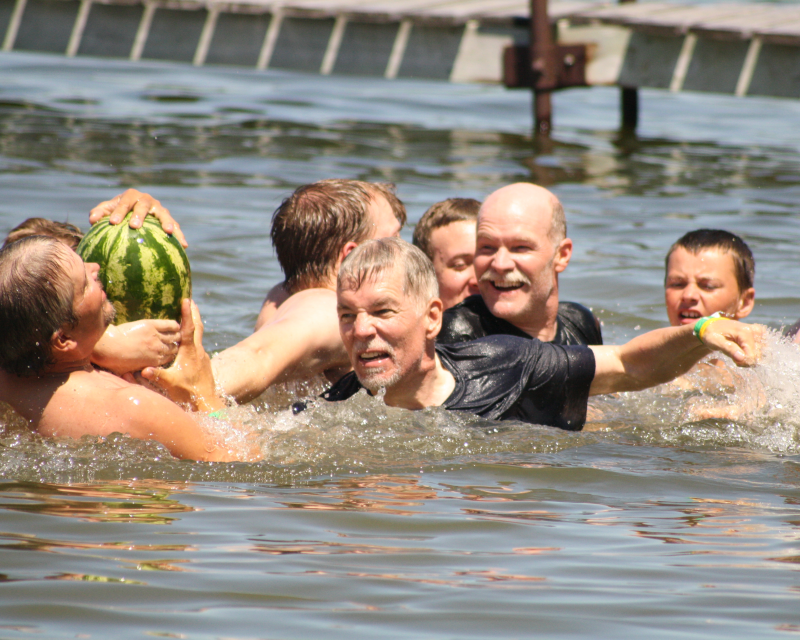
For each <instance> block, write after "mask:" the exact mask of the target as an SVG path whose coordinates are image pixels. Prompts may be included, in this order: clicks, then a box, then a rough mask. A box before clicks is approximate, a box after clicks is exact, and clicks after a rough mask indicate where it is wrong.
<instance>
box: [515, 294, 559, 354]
mask: <svg viewBox="0 0 800 640" xmlns="http://www.w3.org/2000/svg"><path fill="white" fill-rule="evenodd" d="M509 322H511V324H513V325H514V326H515V327H516V328H517V329H519V330H520V331H524V332H525V333H527V334H528V335H529V336H532V337H534V338H538V339H539V340H541V341H542V342H550V341H551V340H553V338H555V337H556V330H557V329H558V283H557V282H556V284H555V286H554V287H553V290H552V291H551V292H550V295H549V296H548V297H547V300H546V301H545V302H544V304H542V305H540V306H539V307H538V308H537V310H536V312H535V313H531V314H528V315H527V316H526V317H524V318H521V319H519V320H518V319H516V318H515V319H514V320H509Z"/></svg>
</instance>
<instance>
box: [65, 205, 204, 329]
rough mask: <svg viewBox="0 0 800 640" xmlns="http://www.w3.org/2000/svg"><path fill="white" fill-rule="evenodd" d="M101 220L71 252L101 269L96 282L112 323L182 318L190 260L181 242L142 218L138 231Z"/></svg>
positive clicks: (189, 287) (156, 223) (151, 220)
mask: <svg viewBox="0 0 800 640" xmlns="http://www.w3.org/2000/svg"><path fill="white" fill-rule="evenodd" d="M129 218H130V214H128V216H127V217H126V218H125V220H124V221H123V222H121V223H120V224H110V223H109V222H108V221H107V220H101V221H100V222H98V223H97V224H96V225H94V226H93V227H92V229H91V231H89V233H87V234H86V236H84V238H83V240H81V243H80V244H79V245H78V248H77V249H76V251H77V252H78V255H79V256H80V257H81V258H83V261H84V262H96V263H97V264H99V265H100V273H99V279H100V282H101V283H102V284H103V289H105V292H106V295H107V296H108V299H109V300H110V301H111V303H112V304H113V305H114V308H115V309H116V310H117V317H116V320H115V321H114V322H115V323H116V324H123V323H125V322H133V321H134V320H142V319H144V318H162V319H170V320H177V321H178V322H180V319H181V299H183V298H190V297H191V296H192V273H191V270H190V268H189V259H188V258H187V257H186V252H185V251H184V250H183V247H181V245H180V243H179V242H178V241H177V240H176V239H175V238H174V237H173V236H170V235H167V234H166V233H165V232H164V230H163V229H162V228H161V223H160V222H159V221H158V220H157V219H156V218H154V217H153V216H147V217H146V218H145V220H144V224H143V225H142V227H141V229H131V228H130V227H129V226H128V220H129Z"/></svg>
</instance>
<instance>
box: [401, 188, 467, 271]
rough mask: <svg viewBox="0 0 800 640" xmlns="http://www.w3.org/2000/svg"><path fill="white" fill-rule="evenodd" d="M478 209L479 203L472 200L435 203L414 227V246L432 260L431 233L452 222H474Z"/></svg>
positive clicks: (462, 199)
mask: <svg viewBox="0 0 800 640" xmlns="http://www.w3.org/2000/svg"><path fill="white" fill-rule="evenodd" d="M480 208H481V203H480V201H478V200H475V199H473V198H448V199H447V200H442V201H441V202H437V203H436V204H434V205H432V206H431V207H430V209H428V210H427V211H426V212H425V213H424V214H423V216H422V217H421V218H420V219H419V222H418V223H417V225H416V226H415V227H414V239H413V243H414V246H415V247H419V248H420V249H422V252H423V253H424V254H425V255H426V256H428V258H429V259H431V260H433V247H431V235H432V234H433V232H434V231H436V229H441V228H442V227H446V226H447V225H449V224H453V223H454V222H463V221H472V222H476V221H477V220H478V211H480Z"/></svg>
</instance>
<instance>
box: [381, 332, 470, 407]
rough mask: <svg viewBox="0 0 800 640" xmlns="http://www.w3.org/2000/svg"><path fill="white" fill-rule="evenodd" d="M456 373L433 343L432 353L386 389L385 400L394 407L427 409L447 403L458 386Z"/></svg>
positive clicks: (427, 354) (431, 346)
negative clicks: (451, 370) (449, 367)
mask: <svg viewBox="0 0 800 640" xmlns="http://www.w3.org/2000/svg"><path fill="white" fill-rule="evenodd" d="M455 385H456V381H455V378H454V377H453V374H452V373H450V372H449V371H448V370H447V369H445V368H444V366H442V363H441V361H440V360H439V356H438V355H436V352H435V351H434V350H433V343H431V345H430V353H426V354H425V358H423V360H421V361H420V363H419V365H418V366H417V368H416V369H415V370H414V371H413V372H410V373H408V374H406V375H405V376H404V377H403V380H402V381H401V382H400V383H398V384H396V385H394V386H393V387H390V388H387V389H386V395H384V397H383V401H384V402H385V403H386V404H387V405H389V406H390V407H400V408H402V409H412V410H414V409H425V408H426V407H438V406H439V405H441V404H444V402H445V400H447V398H449V397H450V394H451V393H453V389H455Z"/></svg>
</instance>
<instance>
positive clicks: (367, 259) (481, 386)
mask: <svg viewBox="0 0 800 640" xmlns="http://www.w3.org/2000/svg"><path fill="white" fill-rule="evenodd" d="M437 294H438V287H437V283H436V274H435V272H434V270H433V266H432V265H431V263H430V261H429V260H428V259H427V257H426V256H425V254H423V253H422V252H421V251H420V250H419V249H418V248H416V247H414V246H412V245H409V244H408V243H406V242H404V241H402V240H400V239H398V238H383V239H380V240H372V241H369V242H366V243H364V244H362V245H360V246H359V247H357V248H356V249H354V250H353V251H352V252H351V253H350V255H348V257H347V258H346V259H345V260H344V262H343V263H342V265H341V267H340V269H339V276H338V280H337V308H338V314H339V331H340V332H341V336H342V341H343V342H344V345H345V348H346V349H347V353H348V355H349V357H350V361H351V364H352V365H353V371H352V372H350V373H348V374H347V375H345V376H344V377H343V378H341V379H340V380H339V381H338V382H337V383H336V384H335V385H333V387H331V389H329V390H328V391H327V392H326V393H325V394H324V395H323V398H325V399H326V400H329V401H340V400H345V399H347V398H349V397H351V396H353V395H354V394H356V393H357V392H358V391H359V389H361V388H366V389H367V390H369V391H370V392H372V393H375V392H377V391H379V390H380V389H384V390H385V395H384V401H385V402H386V404H387V405H390V406H394V407H402V408H406V409H424V408H426V407H435V406H443V407H444V408H446V409H449V410H454V411H467V412H470V413H473V414H477V415H480V416H483V417H486V418H490V419H494V420H519V421H523V422H529V423H534V424H543V425H550V426H554V427H560V428H562V429H568V430H580V429H581V428H582V427H583V423H584V421H585V419H586V404H587V399H588V397H589V396H590V395H596V394H604V393H614V392H617V391H633V390H639V389H645V388H647V387H651V386H655V385H657V384H661V383H663V382H667V381H669V380H671V379H672V378H674V377H675V376H677V375H681V374H682V373H685V372H686V371H688V370H689V369H690V368H691V367H692V366H693V365H694V364H695V363H696V362H697V361H698V360H700V359H701V358H702V357H704V356H706V355H708V354H709V353H711V351H712V350H717V351H722V352H723V353H725V354H726V355H728V356H730V357H731V358H733V359H734V361H735V362H736V363H737V364H739V365H751V364H753V363H754V362H755V361H756V359H757V357H758V345H759V341H760V336H761V332H762V328H761V327H759V326H757V325H744V324H740V323H738V322H735V321H732V320H727V319H724V318H703V319H702V322H698V323H697V325H699V326H697V325H696V326H694V327H692V326H689V325H686V326H682V327H669V328H666V329H657V330H655V331H650V332H649V333H645V334H643V335H641V336H638V337H636V338H634V339H633V340H631V341H630V342H629V343H627V344H625V345H622V346H589V347H587V346H574V345H571V346H564V345H555V344H549V343H547V342H542V341H540V340H536V339H522V338H519V337H514V336H507V335H495V336H488V337H485V338H481V339H479V340H473V341H470V342H464V343H460V344H453V345H442V344H436V336H437V334H438V333H439V330H440V328H441V324H442V301H441V299H440V298H439V297H438V295H437Z"/></svg>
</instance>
